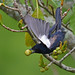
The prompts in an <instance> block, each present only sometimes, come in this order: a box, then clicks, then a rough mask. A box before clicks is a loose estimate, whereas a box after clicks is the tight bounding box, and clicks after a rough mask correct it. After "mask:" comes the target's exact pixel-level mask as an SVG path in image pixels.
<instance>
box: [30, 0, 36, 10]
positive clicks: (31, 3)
mask: <svg viewBox="0 0 75 75" xmlns="http://www.w3.org/2000/svg"><path fill="white" fill-rule="evenodd" d="M29 2H30V5H31V7H32V10H33V11H34V10H35V8H34V6H33V2H32V0H29Z"/></svg>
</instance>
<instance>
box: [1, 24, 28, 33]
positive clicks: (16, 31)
mask: <svg viewBox="0 0 75 75" xmlns="http://www.w3.org/2000/svg"><path fill="white" fill-rule="evenodd" d="M1 26H2V27H4V28H5V29H7V30H9V31H12V32H28V31H26V30H14V29H11V28H9V27H6V26H5V25H3V24H1Z"/></svg>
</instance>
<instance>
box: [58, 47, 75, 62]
mask: <svg viewBox="0 0 75 75" xmlns="http://www.w3.org/2000/svg"><path fill="white" fill-rule="evenodd" d="M74 50H75V47H74V48H73V49H72V50H70V52H68V53H67V54H66V55H65V56H64V57H63V58H61V60H60V61H59V62H60V63H61V62H62V61H63V60H64V59H65V58H66V57H68V56H69V55H70V54H71V53H72V52H74Z"/></svg>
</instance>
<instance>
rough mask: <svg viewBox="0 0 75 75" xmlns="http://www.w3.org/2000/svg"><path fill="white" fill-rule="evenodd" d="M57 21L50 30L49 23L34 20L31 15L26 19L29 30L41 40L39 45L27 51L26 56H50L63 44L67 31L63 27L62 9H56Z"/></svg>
mask: <svg viewBox="0 0 75 75" xmlns="http://www.w3.org/2000/svg"><path fill="white" fill-rule="evenodd" d="M55 19H56V22H55V24H54V25H53V26H52V27H51V28H50V23H49V22H46V21H44V20H41V19H37V18H33V17H31V16H30V15H26V16H25V17H24V21H25V22H26V24H27V25H28V29H29V30H30V31H32V32H33V33H34V35H35V36H36V37H37V39H38V40H39V43H38V44H36V45H35V46H34V47H32V48H31V49H29V50H26V51H25V54H26V55H30V54H32V53H41V54H50V53H51V52H53V50H54V49H56V47H58V46H59V45H60V41H62V42H63V40H64V37H65V33H66V32H65V29H64V28H62V27H61V14H60V7H58V8H57V9H56V15H55Z"/></svg>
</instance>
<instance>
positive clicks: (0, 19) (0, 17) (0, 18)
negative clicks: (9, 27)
mask: <svg viewBox="0 0 75 75" xmlns="http://www.w3.org/2000/svg"><path fill="white" fill-rule="evenodd" d="M1 22H2V15H1V14H0V23H1Z"/></svg>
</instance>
